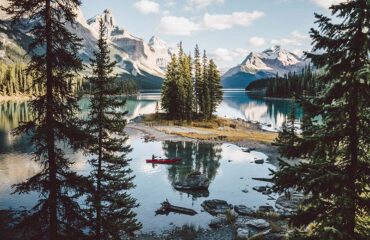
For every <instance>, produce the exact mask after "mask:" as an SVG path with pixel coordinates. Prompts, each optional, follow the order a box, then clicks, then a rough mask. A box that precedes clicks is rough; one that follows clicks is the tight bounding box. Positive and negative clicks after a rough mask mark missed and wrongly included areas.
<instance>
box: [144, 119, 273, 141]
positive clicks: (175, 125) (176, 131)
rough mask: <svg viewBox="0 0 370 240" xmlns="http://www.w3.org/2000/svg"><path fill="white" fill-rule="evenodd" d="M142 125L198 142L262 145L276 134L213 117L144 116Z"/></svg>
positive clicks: (238, 120)
mask: <svg viewBox="0 0 370 240" xmlns="http://www.w3.org/2000/svg"><path fill="white" fill-rule="evenodd" d="M143 123H144V124H146V125H147V126H150V127H154V128H156V129H157V130H160V131H163V132H166V133H168V134H172V135H178V136H182V137H186V138H192V139H198V140H221V141H227V142H239V141H243V140H250V141H255V142H262V143H271V142H273V141H274V139H275V138H276V137H277V133H273V132H266V131H263V130H261V129H260V128H259V126H258V125H257V124H254V123H250V122H246V121H243V120H241V119H226V118H219V117H215V118H213V119H211V120H207V121H204V120H196V121H192V122H187V121H174V120H166V119H165V118H164V116H163V115H156V114H150V115H145V116H144V118H143Z"/></svg>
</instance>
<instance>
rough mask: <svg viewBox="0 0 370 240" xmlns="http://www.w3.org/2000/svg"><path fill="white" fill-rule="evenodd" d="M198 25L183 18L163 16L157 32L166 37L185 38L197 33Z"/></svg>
mask: <svg viewBox="0 0 370 240" xmlns="http://www.w3.org/2000/svg"><path fill="white" fill-rule="evenodd" d="M199 29H200V28H199V25H198V24H197V23H195V22H193V21H191V20H189V19H187V18H185V17H176V16H164V17H162V18H161V21H160V23H159V27H158V30H159V31H160V32H161V33H164V34H168V35H177V36H187V35H191V34H192V33H193V32H196V31H199Z"/></svg>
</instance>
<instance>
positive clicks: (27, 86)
mask: <svg viewBox="0 0 370 240" xmlns="http://www.w3.org/2000/svg"><path fill="white" fill-rule="evenodd" d="M26 69H27V64H26V63H23V62H17V63H11V64H7V63H4V62H0V96H19V95H21V96H32V95H38V94H40V93H42V91H44V86H42V85H40V84H36V83H35V81H34V77H33V76H32V74H31V73H28V72H27V71H26ZM71 84H73V85H74V86H73V89H74V92H75V93H76V94H90V93H91V92H92V90H93V89H92V86H91V84H90V83H89V81H87V80H85V79H84V78H83V77H82V76H80V77H76V78H75V79H74V80H73V82H72V83H71ZM116 85H117V87H118V88H119V89H120V90H121V94H127V95H132V94H136V93H137V92H138V91H139V89H138V86H137V84H136V83H135V81H134V80H131V79H127V80H126V79H122V78H118V79H117V81H116Z"/></svg>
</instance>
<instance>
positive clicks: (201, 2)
mask: <svg viewBox="0 0 370 240" xmlns="http://www.w3.org/2000/svg"><path fill="white" fill-rule="evenodd" d="M188 2H189V3H188V8H189V9H190V8H192V7H195V8H205V7H207V6H209V5H211V4H214V3H219V4H220V3H224V0H189V1H188Z"/></svg>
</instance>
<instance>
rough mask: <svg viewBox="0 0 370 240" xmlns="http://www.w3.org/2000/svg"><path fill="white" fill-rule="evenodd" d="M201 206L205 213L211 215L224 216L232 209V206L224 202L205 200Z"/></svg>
mask: <svg viewBox="0 0 370 240" xmlns="http://www.w3.org/2000/svg"><path fill="white" fill-rule="evenodd" d="M201 206H202V207H203V208H204V210H205V211H206V212H208V213H209V214H211V215H217V214H226V213H227V212H228V211H230V210H232V209H233V205H231V204H228V203H227V202H226V201H224V200H218V199H214V200H205V201H204V202H203V203H202V204H201Z"/></svg>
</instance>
